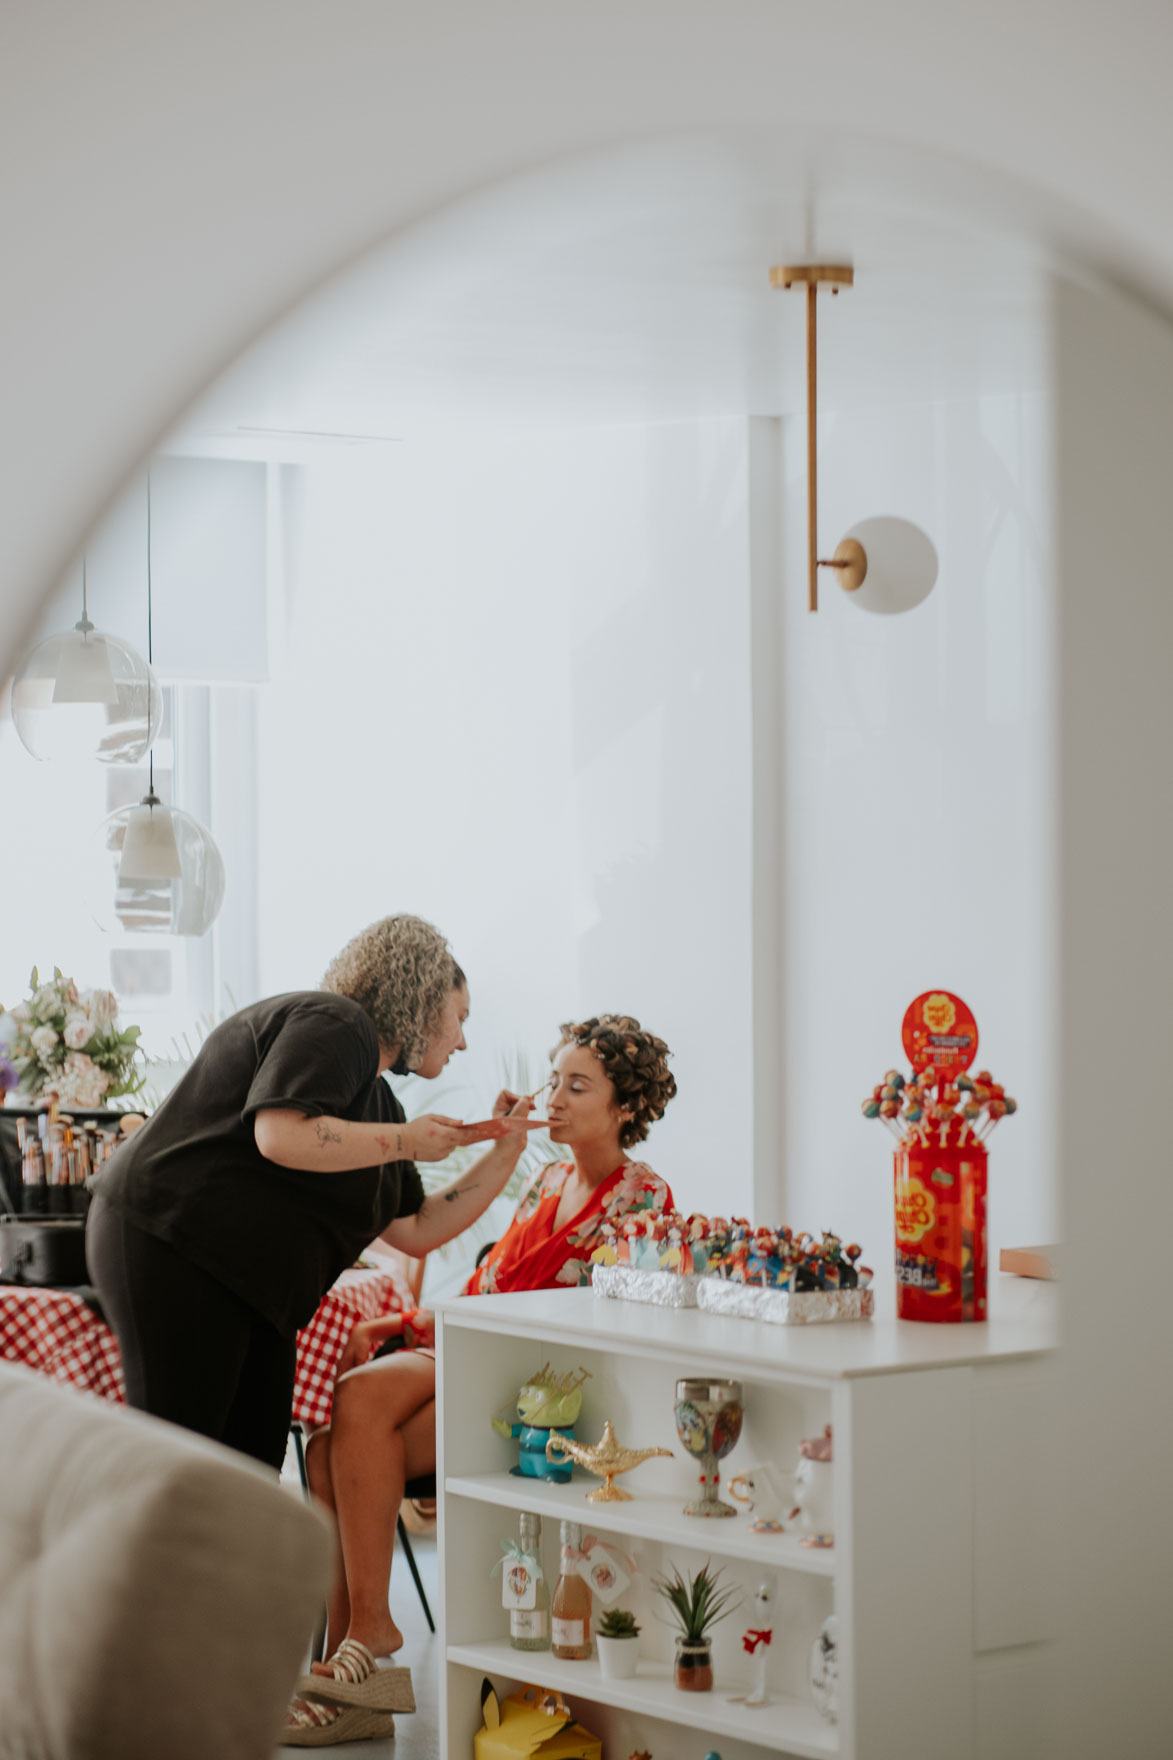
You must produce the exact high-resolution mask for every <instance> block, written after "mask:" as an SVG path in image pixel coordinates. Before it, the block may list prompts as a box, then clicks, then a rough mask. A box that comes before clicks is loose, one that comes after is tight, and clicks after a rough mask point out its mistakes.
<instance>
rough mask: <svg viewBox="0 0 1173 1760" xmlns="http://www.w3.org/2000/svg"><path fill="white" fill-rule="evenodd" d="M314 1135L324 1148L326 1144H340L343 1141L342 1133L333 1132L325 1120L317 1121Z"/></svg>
mask: <svg viewBox="0 0 1173 1760" xmlns="http://www.w3.org/2000/svg"><path fill="white" fill-rule="evenodd" d="M314 1133H315V1135H316V1136H317V1139H318V1141H319V1143H321V1144H322V1145H323V1146H324V1145H325V1144H326V1143H340V1142H341V1141H342V1132H341V1131H332V1130H331V1129H330V1126H329V1125H328V1124H327V1122H326V1120H325V1119H324V1118H319V1119H317V1120H316V1121H315V1123H314Z"/></svg>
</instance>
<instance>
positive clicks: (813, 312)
mask: <svg viewBox="0 0 1173 1760" xmlns="http://www.w3.org/2000/svg"><path fill="white" fill-rule="evenodd" d="M854 283H855V270H854V268H852V266H851V265H850V264H849V263H799V264H782V265H779V266H777V267H775V268H773V269H771V270H770V285H771V287H779V288H783V289H786V288H790V287H795V286H799V287H805V289H806V507H807V551H808V560H809V572H810V581H809V597H808V601H807V602H808V605H809V608H810V609H811V610H812V611H817V610H818V608H819V570H820V568H833V569H835V571H836V573H837V574H838V577H839V584H840V586H841V587H842V588H843V589H844V591H845V592H848V593H858V594H859V598H858V599H857V600H856V604H858V605H859V606H861V607H862V608H863V609H864V610H867V611H878V612H898V611H909V610H911V609H912V607H913V606H914V605H919V604H920V602H921V600H922V599H926V598H927V597H928V595H929V593H930V592H931V591H932V589H933V586H934V584H935V583H936V579H937V566H938V565H937V552H936V549H935V548H934V546H933V543H932V540H931V539H930V538H929V537H928V536H927V534H926V533H924V532H922V531H921V530H920V528H919V527H918V526H914V525H912V524H911V523H910V522H909V521H908V520H903V519H896V518H892V517H880V518H875V519H868V520H861V521H860V522H859V523H858V524H857V525H855V526H854V527H853V528H852V530H851V532H849V533H848V535H847V536H846V537H845V538H843V539H842V540H841V541H840V542H839V544H837V545H836V547H835V553H834V555H833V556H829V557H822V556H820V555H819V513H818V502H819V497H818V328H817V322H818V321H817V309H818V296H819V288H820V287H829V288H830V290H831V292H832V294H837V293H838V292H839V289H840V288H841V287H851V286H853V285H854ZM869 560H870V567H871V572H870V573H869ZM865 582H866V583H867V584H866V586H865V584H864V583H865ZM861 588H862V589H863V591H862V592H861V590H860V589H861Z"/></svg>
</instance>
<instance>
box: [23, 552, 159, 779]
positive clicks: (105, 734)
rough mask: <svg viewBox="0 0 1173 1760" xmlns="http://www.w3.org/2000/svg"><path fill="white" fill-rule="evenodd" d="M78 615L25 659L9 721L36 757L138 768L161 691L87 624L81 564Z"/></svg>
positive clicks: (139, 664)
mask: <svg viewBox="0 0 1173 1760" xmlns="http://www.w3.org/2000/svg"><path fill="white" fill-rule="evenodd" d="M81 580H82V586H81V617H80V618H79V619H78V621H77V623H76V624H75V625H74V627H73V628H72V629H70V630H65V631H63V632H62V633H60V634H59V635H53V636H49V638H48V639H47V640H46V641H43V642H41V643H40V644H39V645H38V646H37V647H35V648H34V649H33V651H32V653H31V654H29V655H28V656H27V658H26V659H25V661H24V664H23V665H22V666H21V668H20V671H19V672H18V673H17V675H16V677H15V678H14V679H13V681H12V722H13V726H14V727H15V728H16V731H17V734H18V735H19V737H20V740H21V743H22V744H23V745H24V747H25V749H26V750H27V751H29V752H31V753H32V755H33V757H34V758H40V759H48V760H52V759H77V758H97V759H98V761H99V763H102V764H136V763H138V761H139V759H140V758H142V757H143V755H144V753H145V752H146V751H147V749H148V748H149V746H150V745H151V742H152V740H153V739H154V738H155V736H156V734H157V733H158V731H159V728H160V725H161V724H162V720H163V693H162V691H161V690H160V688H159V683H158V680H157V679H156V677H155V675H154V673H153V672H152V670H151V668H150V665H149V664H148V662H147V661H146V660H144V659H143V657H142V655H141V654H140V653H139V652H138V649H137V648H133V647H131V645H130V643H129V642H124V641H123V640H122V639H121V637H118V636H111V635H104V634H102V633H101V632H100V631H99V630H97V629H95V627H94V625H93V624H92V623H91V622H90V618H89V612H88V609H87V581H86V563H85V558H84V557H83V559H82V576H81Z"/></svg>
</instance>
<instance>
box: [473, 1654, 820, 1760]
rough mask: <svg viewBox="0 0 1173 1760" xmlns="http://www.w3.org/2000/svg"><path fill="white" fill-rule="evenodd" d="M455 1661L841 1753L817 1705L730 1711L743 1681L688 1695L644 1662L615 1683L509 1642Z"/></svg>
mask: <svg viewBox="0 0 1173 1760" xmlns="http://www.w3.org/2000/svg"><path fill="white" fill-rule="evenodd" d="M447 1655H448V1661H449V1662H450V1663H457V1664H459V1666H460V1667H462V1668H475V1669H478V1670H479V1671H480V1672H481V1673H482V1674H496V1675H505V1676H506V1677H507V1678H508V1679H510V1680H515V1681H528V1680H532V1679H533V1678H534V1676H535V1673H536V1674H537V1675H539V1676H540V1678H541V1685H542V1686H543V1687H551V1688H556V1689H557V1690H558V1691H560V1692H563V1693H568V1694H571V1695H573V1696H575V1697H578V1698H585V1699H591V1700H593V1701H594V1702H595V1703H596V1704H598V1705H613V1706H615V1707H616V1709H618V1710H620V1711H634V1712H637V1713H638V1714H640V1715H641V1716H644V1717H659V1718H663V1719H664V1720H665V1721H666V1722H668V1723H675V1724H687V1725H688V1726H689V1727H691V1728H693V1729H701V1730H704V1731H706V1732H707V1733H708V1734H710V1735H715V1736H728V1737H732V1738H734V1739H736V1740H739V1741H744V1742H756V1743H759V1744H761V1745H762V1746H764V1747H769V1748H771V1749H774V1750H780V1751H781V1752H783V1753H786V1754H798V1755H802V1756H804V1757H805V1760H824V1757H825V1756H829V1755H835V1754H838V1752H839V1742H838V1737H837V1735H836V1731H835V1726H834V1725H833V1724H829V1723H825V1722H824V1721H823V1719H822V1718H821V1717H820V1716H819V1714H818V1712H817V1711H816V1710H815V1708H814V1706H813V1705H804V1704H803V1703H802V1702H801V1701H800V1700H797V1699H782V1698H777V1697H773V1696H771V1698H770V1700H769V1702H768V1704H766V1705H762V1706H759V1707H757V1708H754V1707H752V1706H747V1705H730V1704H729V1703H728V1701H727V1698H726V1695H727V1694H728V1693H729V1692H730V1691H731V1690H732V1691H733V1692H736V1691H737V1682H736V1681H723V1680H720V1679H718V1684H717V1685H716V1686H714V1688H713V1691H712V1692H711V1693H684V1692H681V1691H680V1690H679V1688H677V1687H676V1686H674V1685H673V1681H672V1667H671V1664H669V1663H655V1662H640V1663H638V1664H637V1672H636V1676H635V1679H634V1680H629V1681H612V1680H605V1679H604V1678H603V1673H602V1670H601V1669H600V1668H599V1665H598V1662H597V1661H595V1659H594V1658H593V1657H592V1658H591V1659H590V1660H589V1661H587V1662H562V1661H561V1660H560V1659H559V1658H558V1657H557V1656H553V1655H551V1654H550V1652H549V1651H536V1652H535V1651H519V1650H514V1649H513V1647H512V1646H511V1645H510V1644H507V1643H495V1644H451V1645H449V1647H448V1652H447Z"/></svg>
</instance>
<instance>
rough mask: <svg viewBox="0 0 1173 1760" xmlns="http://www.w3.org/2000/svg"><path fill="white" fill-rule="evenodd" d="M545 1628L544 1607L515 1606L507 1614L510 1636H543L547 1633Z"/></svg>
mask: <svg viewBox="0 0 1173 1760" xmlns="http://www.w3.org/2000/svg"><path fill="white" fill-rule="evenodd" d="M546 1628H547V1619H546V1610H545V1608H544V1607H532V1608H529V1609H528V1610H525V1609H521V1608H516V1607H515V1608H514V1609H513V1611H512V1612H511V1613H510V1615H509V1636H510V1637H511V1638H545V1637H546V1636H547V1635H548V1634H547V1629H546Z"/></svg>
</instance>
